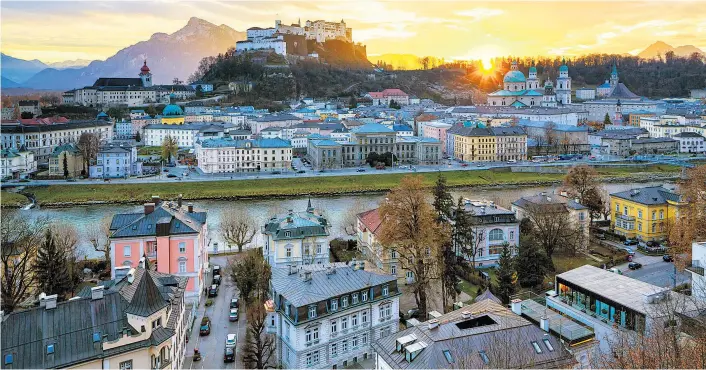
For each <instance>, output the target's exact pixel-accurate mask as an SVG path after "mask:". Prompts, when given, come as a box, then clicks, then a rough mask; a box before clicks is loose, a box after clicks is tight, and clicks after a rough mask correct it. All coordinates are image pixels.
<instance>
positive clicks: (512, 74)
mask: <svg viewBox="0 0 706 370" xmlns="http://www.w3.org/2000/svg"><path fill="white" fill-rule="evenodd" d="M503 82H527V79H526V78H525V74H524V73H522V72H521V71H508V72H507V73H505V77H504V78H503Z"/></svg>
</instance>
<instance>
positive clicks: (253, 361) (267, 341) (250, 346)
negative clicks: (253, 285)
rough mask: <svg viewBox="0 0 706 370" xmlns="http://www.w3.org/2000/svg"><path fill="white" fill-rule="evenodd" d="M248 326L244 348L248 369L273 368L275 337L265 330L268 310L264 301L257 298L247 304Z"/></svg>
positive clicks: (245, 364)
mask: <svg viewBox="0 0 706 370" xmlns="http://www.w3.org/2000/svg"><path fill="white" fill-rule="evenodd" d="M247 310H248V311H247V317H248V328H247V331H246V334H245V345H244V346H243V349H242V354H243V365H244V366H245V368H246V369H267V368H273V367H274V366H273V364H272V361H273V360H274V358H273V357H274V354H275V339H274V336H273V335H272V334H267V333H266V332H265V329H266V325H267V311H266V310H265V307H264V304H263V301H261V300H256V301H254V302H253V303H252V304H251V305H248V306H247Z"/></svg>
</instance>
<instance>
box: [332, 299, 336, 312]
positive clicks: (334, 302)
mask: <svg viewBox="0 0 706 370" xmlns="http://www.w3.org/2000/svg"><path fill="white" fill-rule="evenodd" d="M337 310H338V299H336V298H334V299H332V300H331V311H337Z"/></svg>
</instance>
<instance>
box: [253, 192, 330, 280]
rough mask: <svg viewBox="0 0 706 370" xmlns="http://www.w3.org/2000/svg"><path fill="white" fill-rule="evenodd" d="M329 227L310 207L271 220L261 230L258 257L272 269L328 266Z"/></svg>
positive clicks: (322, 217)
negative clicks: (261, 240) (261, 236)
mask: <svg viewBox="0 0 706 370" xmlns="http://www.w3.org/2000/svg"><path fill="white" fill-rule="evenodd" d="M330 229H331V224H330V223H329V221H328V220H327V219H326V218H325V217H324V216H322V215H321V214H320V213H319V212H317V211H316V210H315V209H314V207H312V206H311V200H310V201H309V204H308V206H307V209H306V211H305V212H294V211H292V210H290V211H289V212H287V213H285V214H282V215H275V216H272V217H271V218H270V219H269V220H267V223H266V224H265V226H263V227H262V235H263V237H264V239H265V248H264V249H263V250H262V253H263V255H264V257H265V259H266V260H267V262H268V263H269V264H270V266H272V267H284V266H288V265H292V266H296V265H309V264H322V263H328V262H329V241H330V238H329V236H330V231H331V230H330Z"/></svg>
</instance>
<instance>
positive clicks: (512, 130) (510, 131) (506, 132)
mask: <svg viewBox="0 0 706 370" xmlns="http://www.w3.org/2000/svg"><path fill="white" fill-rule="evenodd" d="M490 129H491V131H492V132H493V134H494V135H495V136H514V135H526V133H525V130H524V129H523V128H522V127H517V126H515V127H512V126H510V127H491V128H490Z"/></svg>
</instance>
